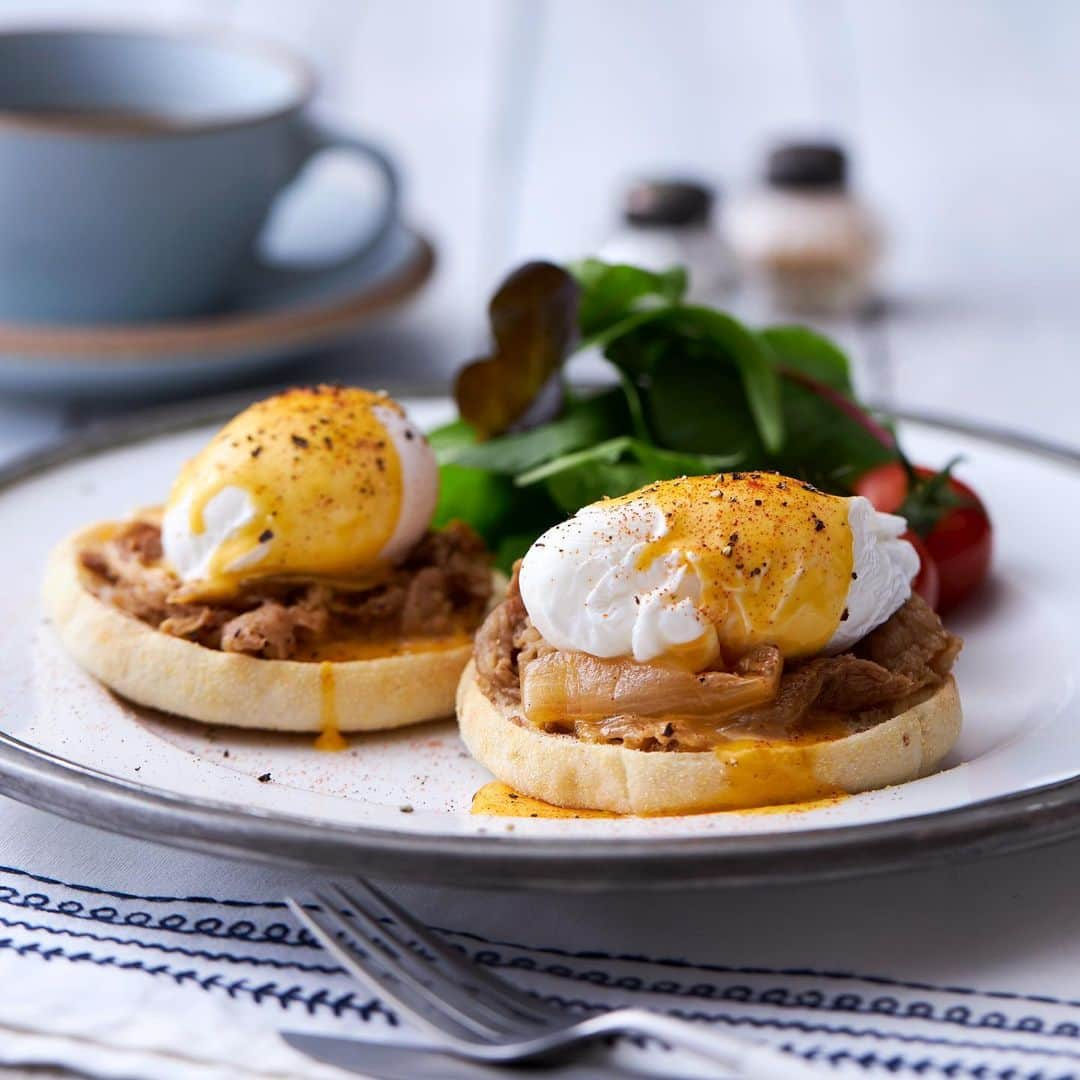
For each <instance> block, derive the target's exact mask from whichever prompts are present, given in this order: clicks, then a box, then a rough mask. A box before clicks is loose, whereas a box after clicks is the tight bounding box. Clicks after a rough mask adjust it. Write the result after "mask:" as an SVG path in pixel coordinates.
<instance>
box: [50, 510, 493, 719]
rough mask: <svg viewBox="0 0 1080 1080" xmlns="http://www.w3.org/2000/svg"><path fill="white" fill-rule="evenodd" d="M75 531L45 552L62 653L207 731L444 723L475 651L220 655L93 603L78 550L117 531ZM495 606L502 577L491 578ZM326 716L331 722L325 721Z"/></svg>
mask: <svg viewBox="0 0 1080 1080" xmlns="http://www.w3.org/2000/svg"><path fill="white" fill-rule="evenodd" d="M115 527H116V526H115V524H114V523H102V524H98V525H94V526H91V527H89V528H86V529H82V530H80V531H79V532H77V533H75V534H74V535H73V536H71V537H69V538H68V539H67V540H65V541H63V542H62V543H61V544H59V545H58V546H57V547H56V548H55V549H54V550H53V552H52V553H51V555H50V557H49V560H48V564H47V567H46V572H45V579H44V591H43V602H44V608H45V612H46V615H47V616H48V618H49V619H50V621H51V623H52V624H53V626H54V628H55V630H56V632H57V633H58V634H59V636H60V639H61V641H62V642H63V644H64V646H65V648H66V649H67V651H68V652H69V653H70V654H71V656H72V657H73V658H74V659H75V660H76V661H77V662H78V663H79V664H80V665H81V666H82V667H83V668H85V669H86V670H87V671H88V672H90V674H92V675H94V676H95V677H96V678H98V679H100V680H101V682H103V683H104V684H105V685H106V686H108V687H109V688H110V689H111V690H114V691H116V693H118V694H120V695H121V696H122V697H124V698H127V699H128V700H130V701H132V702H135V703H136V704H138V705H144V706H148V707H150V708H153V709H160V710H161V711H163V712H167V713H173V714H175V715H177V716H182V717H186V718H188V719H191V720H198V721H202V722H204V723H208V724H221V725H228V726H232V727H242V728H260V729H264V730H271V731H283V732H312V733H315V732H320V731H325V730H327V728H328V727H332V728H334V729H336V730H338V731H341V732H363V731H381V730H386V729H390V728H397V727H402V726H404V725H406V724H415V723H419V722H421V721H424V720H433V719H437V718H440V717H444V716H449V715H451V714H452V713H453V710H454V691H455V687H456V686H457V683H458V679H459V677H460V675H461V672H462V669H463V668H464V667H465V666H466V664H467V663H468V661H469V657H470V655H471V653H472V642H471V640H469V641H463V640H461V638H460V637H455V638H452V639H440V638H432V639H431V640H430V647H427V646H428V643H427V642H425V643H424V644H425V647H424V648H422V649H417V650H416V651H409V652H403V653H400V654H396V655H387V656H377V657H374V658H372V659H361V660H334V661H327V660H323V661H308V660H272V659H264V658H261V657H256V656H251V655H247V654H244V653H234V652H223V651H221V650H219V649H215V648H209V647H207V646H204V645H200V644H197V643H195V642H192V641H188V640H185V639H184V638H180V637H173V636H171V635H170V634H167V633H164V632H162V631H160V630H157V629H155V628H154V627H153V626H151V625H149V624H148V623H146V622H143V621H141V620H140V619H138V618H136V617H135V616H133V615H130V614H127V613H126V612H124V611H122V610H120V609H119V608H117V607H114V606H113V605H111V604H109V603H108V602H106V601H104V600H102V599H100V598H99V597H97V596H96V595H95V594H94V592H93V591H92V589H91V588H90V587H89V579H88V576H87V575H88V573H89V571H87V570H86V569H85V568H84V567H83V565H82V563H81V561H80V553H81V552H82V550H83V549H84V548H85V547H86V546H87V545H88V544H89V543H91V542H93V541H94V540H96V539H97V538H99V537H101V536H103V535H106V534H107V533H108V531H109V530H112V529H115ZM493 579H494V580H493V584H494V588H493V601H497V600H498V598H499V597H500V596H501V595H502V593H503V591H504V590H505V585H506V582H505V579H504V578H503V577H502V575H500V574H498V573H497V572H493ZM331 717H332V722H328V721H329V720H330V718H331Z"/></svg>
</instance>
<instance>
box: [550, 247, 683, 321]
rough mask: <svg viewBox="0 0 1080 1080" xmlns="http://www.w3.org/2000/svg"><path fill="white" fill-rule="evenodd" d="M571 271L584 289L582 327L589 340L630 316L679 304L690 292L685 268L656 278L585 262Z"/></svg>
mask: <svg viewBox="0 0 1080 1080" xmlns="http://www.w3.org/2000/svg"><path fill="white" fill-rule="evenodd" d="M569 269H570V272H571V273H572V274H573V275H574V277H576V278H577V280H578V284H580V285H581V307H580V311H579V315H578V323H579V327H580V329H581V336H582V337H583V338H585V339H589V338H592V337H594V336H595V335H599V334H602V333H603V332H604V331H605V330H608V329H610V328H611V327H613V326H615V325H616V324H618V323H620V322H622V321H623V320H624V319H626V318H627V317H628V316H631V315H635V314H638V313H640V312H644V311H648V310H650V309H654V308H658V307H668V306H670V305H672V304H677V303H679V302H680V301H681V300H682V298H683V294H684V293H685V292H686V271H685V270H684V269H683V268H682V267H681V266H677V267H673V268H672V269H671V270H665V271H663V272H662V273H659V274H656V273H653V272H651V271H649V270H643V269H641V267H639V266H625V265H620V264H614V263H605V262H601V261H600V260H599V259H584V260H583V261H582V262H579V263H575V264H573V265H571V266H570V268H569Z"/></svg>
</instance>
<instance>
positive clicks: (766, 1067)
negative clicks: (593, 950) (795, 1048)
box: [286, 879, 821, 1080]
mask: <svg viewBox="0 0 1080 1080" xmlns="http://www.w3.org/2000/svg"><path fill="white" fill-rule="evenodd" d="M358 897H362V899H359V898H358ZM312 898H313V899H314V900H315V901H316V903H317V904H318V910H317V911H316V910H313V909H312V908H311V907H309V906H305V905H304V904H302V903H300V902H299V901H298V900H296V899H294V898H292V897H288V898H287V899H286V903H287V904H288V906H289V909H290V910H291V911H292V913H293V914H294V915H295V916H296V918H297V919H298V920H299V921H300V922H301V923H302V924H303V925H304V926H305V927H306V928H307V929H308V930H309V931H310V932H311V934H312V935H313V936H314V937H315V939H316V940H317V941H318V942H319V943H320V944H321V945H322V946H323V947H324V948H325V949H326V950H327V951H328V952H329V953H330V954H331V955H332V956H334V957H335V959H337V960H338V962H339V963H340V964H341V966H342V967H343V968H344V969H345V970H346V971H347V972H348V973H349V974H350V975H352V976H354V977H355V978H357V979H359V980H360V981H362V982H364V983H367V984H369V985H370V986H372V987H373V988H374V989H375V990H376V991H378V993H380V994H381V995H382V997H383V998H384V999H385V1000H386V1001H387V1002H389V1003H390V1004H392V1005H393V1006H394V1008H396V1009H397V1011H398V1012H399V1013H400V1014H401V1015H402V1016H404V1017H406V1018H407V1019H408V1020H409V1021H410V1022H411V1023H412V1024H413V1025H415V1027H417V1028H418V1029H419V1030H421V1031H423V1032H425V1033H426V1034H427V1035H428V1036H430V1037H431V1038H432V1039H433V1040H434V1043H435V1048H436V1049H438V1050H441V1051H442V1052H444V1053H448V1054H452V1055H455V1056H457V1057H460V1058H464V1059H466V1060H470V1061H475V1062H487V1063H501V1064H516V1063H524V1062H528V1061H534V1060H537V1059H540V1058H551V1057H553V1056H554V1055H556V1054H558V1053H559V1052H561V1051H566V1050H568V1049H570V1048H573V1047H576V1046H579V1045H581V1044H583V1043H587V1042H591V1041H593V1040H596V1039H600V1038H603V1037H605V1036H613V1035H627V1036H631V1037H635V1036H636V1037H638V1038H641V1037H644V1038H646V1039H648V1038H651V1039H655V1040H658V1041H659V1042H660V1043H661V1044H662V1045H664V1046H666V1047H668V1048H671V1047H678V1048H681V1049H684V1050H689V1051H691V1052H693V1053H695V1054H697V1055H699V1056H702V1057H705V1058H707V1059H708V1060H710V1061H711V1062H713V1063H715V1064H717V1065H720V1066H723V1067H724V1068H725V1069H726V1070H728V1072H729V1073H730V1074H731V1075H733V1076H737V1077H746V1078H749V1080H799V1078H800V1077H804V1078H811V1077H820V1075H821V1073H820V1072H819V1071H818V1070H816V1069H812V1068H811V1067H810V1066H809V1065H808V1064H806V1063H805V1062H803V1061H801V1060H800V1059H799V1058H797V1057H796V1056H795V1055H793V1054H789V1053H785V1052H783V1051H780V1050H776V1049H774V1048H773V1047H771V1046H767V1045H765V1044H763V1043H757V1042H749V1041H747V1040H743V1039H738V1038H734V1037H732V1036H731V1035H728V1034H726V1033H721V1032H717V1031H712V1030H709V1029H705V1028H702V1027H701V1026H700V1025H698V1024H693V1023H690V1022H688V1021H685V1020H679V1019H677V1018H676V1017H673V1016H668V1015H667V1014H666V1013H662V1012H656V1011H653V1010H650V1009H643V1008H621V1009H613V1010H611V1011H610V1012H606V1013H602V1014H600V1015H598V1016H591V1017H588V1018H587V1019H584V1020H579V1019H575V1018H574V1017H572V1016H568V1015H567V1013H566V1012H564V1011H563V1010H561V1009H557V1008H555V1007H553V1006H550V1005H548V1004H546V1003H545V1002H543V1001H541V1000H539V999H538V998H536V997H535V996H533V995H532V994H529V993H526V992H525V991H523V990H519V989H517V987H515V986H512V985H511V984H510V983H508V982H506V981H505V980H503V979H501V978H499V977H497V976H495V975H493V974H492V973H490V972H489V971H487V970H485V969H483V968H480V967H478V966H477V965H476V964H474V963H472V962H471V961H470V960H469V959H468V958H467V957H465V956H464V955H462V954H459V953H458V952H457V951H455V950H454V949H453V948H452V947H451V946H449V945H447V944H446V943H445V942H443V941H442V940H440V939H439V938H438V937H436V936H435V934H434V933H433V932H432V931H431V930H430V929H428V928H427V927H425V926H423V925H421V923H419V922H418V921H417V920H416V919H415V918H414V917H413V916H412V915H410V914H409V913H408V912H407V911H405V909H404V908H402V907H401V905H400V904H398V903H397V902H396V901H395V900H392V899H391V898H390V897H389V896H387V895H386V893H384V892H383V891H382V890H381V889H379V888H377V887H376V886H375V885H373V884H372V883H371V882H369V881H364V880H362V879H355V880H354V882H353V883H352V885H351V891H350V889H346V888H345V887H344V886H342V885H336V884H332V885H328V886H326V887H325V888H324V889H322V890H317V891H315V892H313V894H312Z"/></svg>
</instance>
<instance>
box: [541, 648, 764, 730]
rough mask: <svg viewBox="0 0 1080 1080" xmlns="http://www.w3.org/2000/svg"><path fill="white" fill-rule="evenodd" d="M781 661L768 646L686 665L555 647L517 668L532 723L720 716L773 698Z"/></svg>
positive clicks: (551, 723)
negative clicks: (729, 659)
mask: <svg viewBox="0 0 1080 1080" xmlns="http://www.w3.org/2000/svg"><path fill="white" fill-rule="evenodd" d="M782 668H783V661H782V659H781V657H780V653H779V652H778V651H777V650H776V649H774V648H772V647H771V646H762V647H761V648H757V649H754V650H753V651H752V652H750V653H748V654H747V655H746V656H745V657H743V659H742V660H740V661H739V663H738V664H737V665H736V669H735V671H700V672H697V673H695V672H692V671H686V670H685V669H682V668H677V667H665V666H663V665H660V664H641V663H638V662H637V661H635V660H627V659H617V660H601V659H598V658H597V657H595V656H590V655H589V654H588V653H582V652H565V651H559V652H553V653H548V654H546V655H544V656H540V657H538V658H537V659H535V660H533V661H532V662H531V663H529V664H527V665H526V666H525V668H524V670H523V672H522V676H521V700H522V706H523V708H524V711H525V715H526V717H527V718H528V719H529V721H530V722H531V723H533V724H536V725H537V726H538V727H548V726H551V725H556V726H557V725H560V724H564V723H572V722H573V721H574V720H585V719H597V718H603V717H605V716H615V715H617V714H620V713H631V714H633V715H635V716H650V717H657V716H660V717H663V716H670V717H678V716H687V717H708V718H710V719H723V718H724V717H725V716H734V715H735V714H736V713H740V712H743V711H744V710H746V709H749V708H752V707H754V706H755V705H761V704H763V703H765V702H767V701H771V700H772V699H773V698H774V697H775V696H776V690H777V687H778V686H779V683H780V673H781V670H782Z"/></svg>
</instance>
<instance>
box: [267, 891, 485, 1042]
mask: <svg viewBox="0 0 1080 1080" xmlns="http://www.w3.org/2000/svg"><path fill="white" fill-rule="evenodd" d="M312 895H313V896H314V898H315V900H317V901H318V903H319V906H320V907H321V908H322V914H321V917H319V918H316V916H315V915H313V914H312V913H311V912H310V911H308V910H306V909H305V908H304V906H303V905H302V904H301V903H299V901H297V900H295V899H294V898H293V897H291V896H289V897H286V898H285V903H286V904H287V905H288V908H289V910H290V911H291V912H292V913H293V914H294V915H295V916H296V917H297V919H299V920H300V922H301V923H302V924H303V925H304V926H305V927H307V929H308V930H310V931H311V933H312V934H313V935H314V936H315V938H316V940H317V941H318V942H319V943H320V944H321V945H322V946H323V948H325V949H326V950H327V952H329V953H330V955H331V956H333V957H334V958H335V959H336V960H337V961H338V962H339V963H340V964H341V966H342V967H344V968H345V970H346V971H348V972H349V974H350V975H352V976H354V977H355V978H357V979H359V980H360V981H361V982H363V983H367V984H368V985H369V986H373V987H374V988H375V989H376V990H378V991H379V993H380V994H381V995H382V996H383V997H384V998H385V999H386V1000H387V1001H388V1002H389V1003H390V1004H391V1005H393V1006H394V1008H395V1009H397V1011H398V1012H400V1013H401V1014H402V1015H403V1016H405V1017H407V1018H408V1019H409V1020H411V1021H412V1022H413V1023H414V1024H416V1026H417V1027H419V1028H420V1029H421V1030H423V1031H426V1032H427V1033H428V1034H432V1035H437V1036H440V1037H441V1038H442V1039H443V1040H446V1039H448V1038H449V1039H450V1040H452V1041H454V1042H456V1043H458V1044H459V1045H465V1044H466V1043H468V1044H470V1045H478V1044H477V1042H476V1034H475V1032H474V1030H473V1029H472V1028H471V1027H470V1026H468V1025H465V1024H463V1023H461V1022H460V1021H458V1020H455V1019H454V1018H453V1017H452V1016H450V1015H449V1014H448V1013H447V1012H446V1010H445V1008H444V1006H443V1003H442V1002H440V1001H439V1000H438V999H437V998H433V997H432V995H431V994H430V992H429V991H428V990H427V989H426V988H425V987H423V986H422V985H420V984H418V983H415V980H413V979H412V978H411V977H403V976H402V975H400V974H399V973H398V972H397V971H395V970H394V969H393V968H392V967H391V966H390V965H389V964H387V963H385V962H383V961H382V960H380V959H379V957H378V951H377V950H375V949H371V950H360V949H356V950H355V951H354V950H353V949H352V948H350V947H349V946H348V945H347V944H344V943H342V942H341V941H338V939H337V935H338V934H340V935H341V937H342V938H344V939H345V942H348V941H350V940H352V939H355V936H356V933H355V929H354V928H353V927H351V926H350V925H349V924H348V923H347V922H346V921H345V920H344V919H343V918H342V917H341V916H340V915H338V913H337V912H336V911H335V909H334V903H333V901H332V900H331V899H330V898H329V897H327V896H324V895H322V894H321V893H318V892H316V893H313V894H312ZM360 957H362V959H360Z"/></svg>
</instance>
